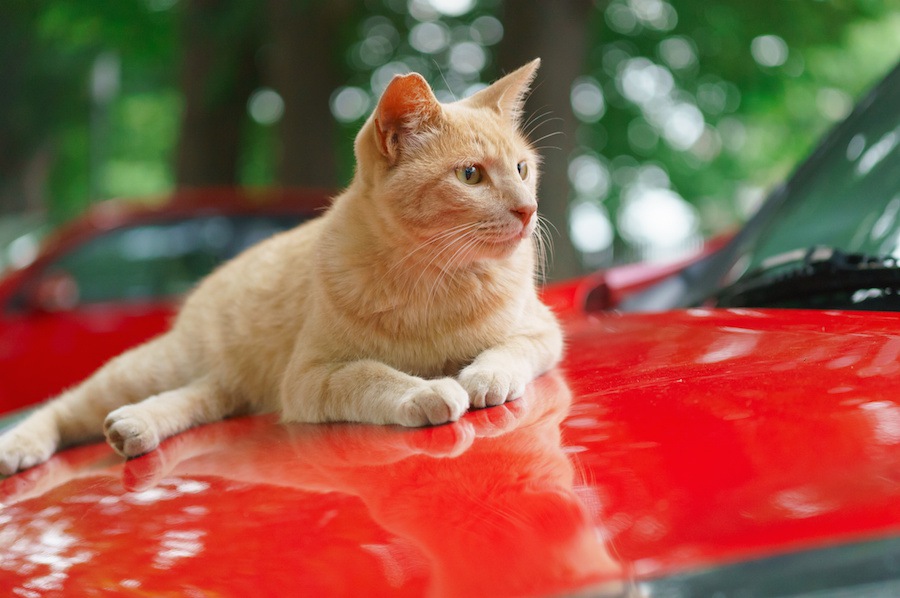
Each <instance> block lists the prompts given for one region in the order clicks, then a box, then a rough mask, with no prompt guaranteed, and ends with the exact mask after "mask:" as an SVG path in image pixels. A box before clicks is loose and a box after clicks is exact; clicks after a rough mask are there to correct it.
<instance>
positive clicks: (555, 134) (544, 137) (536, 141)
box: [531, 131, 565, 144]
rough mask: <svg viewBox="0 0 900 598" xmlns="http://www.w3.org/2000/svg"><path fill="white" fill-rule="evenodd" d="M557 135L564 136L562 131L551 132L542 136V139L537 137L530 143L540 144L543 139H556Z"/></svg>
mask: <svg viewBox="0 0 900 598" xmlns="http://www.w3.org/2000/svg"><path fill="white" fill-rule="evenodd" d="M557 135H565V133H563V132H562V131H552V132H550V133H547V134H546V135H544V136H542V137H538V138H537V139H535V140H534V141H532V142H531V143H532V144H538V143H540V142H541V141H543V140H544V139H549V138H551V137H556V136H557Z"/></svg>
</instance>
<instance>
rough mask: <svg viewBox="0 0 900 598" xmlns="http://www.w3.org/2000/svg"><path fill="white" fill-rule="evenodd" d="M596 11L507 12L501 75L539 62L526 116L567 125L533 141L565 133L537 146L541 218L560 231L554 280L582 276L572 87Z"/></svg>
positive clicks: (561, 2)
mask: <svg viewBox="0 0 900 598" xmlns="http://www.w3.org/2000/svg"><path fill="white" fill-rule="evenodd" d="M592 7H593V4H592V2H591V0H554V2H547V1H546V0H507V1H506V2H505V4H504V7H503V9H504V10H503V12H504V18H503V24H504V29H505V33H504V36H503V42H502V43H501V45H500V51H499V57H498V58H499V62H500V67H501V69H502V70H503V71H504V72H509V71H512V70H514V69H515V68H518V67H519V66H521V65H523V64H525V63H526V62H527V61H529V60H531V59H533V58H536V57H539V58H540V59H541V68H540V70H539V71H538V75H537V80H536V81H535V85H534V88H533V91H532V93H531V96H530V97H529V98H528V102H527V104H526V114H536V115H538V114H541V113H544V112H546V111H548V110H549V111H551V114H550V116H552V117H557V118H561V119H562V120H553V121H549V122H548V124H545V125H543V126H542V127H539V128H538V129H537V130H536V131H535V132H534V133H533V134H532V136H531V137H532V139H533V140H538V139H540V138H541V137H544V136H545V135H548V134H550V133H553V132H557V131H558V132H559V133H561V134H555V135H552V136H550V137H546V138H545V139H543V140H541V141H538V142H537V143H536V145H537V146H538V147H540V148H543V149H542V151H541V155H542V156H543V158H544V165H543V168H542V175H541V188H540V191H539V197H540V212H541V214H543V216H544V217H545V218H546V219H547V220H549V221H550V222H551V223H552V224H553V226H554V227H555V228H556V230H551V232H552V235H553V263H552V264H548V278H550V279H554V280H558V279H561V278H567V277H571V276H576V275H578V274H580V273H581V272H582V271H583V268H582V266H581V258H580V256H579V254H578V252H577V251H576V250H575V248H574V246H573V245H572V242H571V240H570V239H569V177H568V166H569V156H570V155H571V153H572V151H573V150H574V149H575V135H576V131H577V128H578V121H577V120H576V118H575V115H574V114H573V113H572V104H571V101H570V99H569V94H570V91H571V89H572V82H573V81H574V80H575V79H576V78H577V77H578V76H580V75H582V74H583V70H582V69H583V66H584V64H585V60H586V57H587V50H588V48H587V35H588V32H587V23H588V19H589V15H590V12H591V10H592ZM551 228H552V227H551ZM548 259H549V256H548Z"/></svg>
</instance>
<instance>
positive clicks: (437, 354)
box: [0, 59, 563, 474]
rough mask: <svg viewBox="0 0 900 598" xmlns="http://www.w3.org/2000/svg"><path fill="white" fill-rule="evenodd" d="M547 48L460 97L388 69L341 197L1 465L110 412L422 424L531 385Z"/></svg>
mask: <svg viewBox="0 0 900 598" xmlns="http://www.w3.org/2000/svg"><path fill="white" fill-rule="evenodd" d="M539 64H540V59H536V60H534V61H532V62H530V63H529V64H527V65H525V66H523V67H521V68H519V69H518V70H516V71H513V72H512V73H510V74H508V75H506V76H505V77H503V78H501V79H499V80H498V81H496V82H495V83H493V84H492V85H490V86H488V87H486V88H485V89H483V90H481V91H479V92H477V93H475V94H474V95H472V96H470V97H469V98H466V99H464V100H460V101H456V102H452V103H448V104H442V103H440V102H438V101H437V99H436V98H435V95H434V93H433V91H432V89H431V87H430V86H429V85H428V83H427V82H426V81H425V79H424V78H423V77H422V76H421V75H419V74H417V73H411V74H407V75H398V76H395V77H394V78H393V79H392V80H391V82H390V83H389V85H388V86H387V88H386V89H385V91H384V92H383V94H382V96H381V98H380V100H379V102H378V104H377V106H376V107H375V109H374V111H373V112H372V114H371V115H370V117H369V118H368V119H367V120H366V122H365V124H364V125H363V127H362V128H361V129H360V131H359V133H358V135H357V137H356V140H355V144H354V152H355V156H356V171H355V173H354V176H353V179H352V181H351V183H350V185H349V187H347V189H346V190H345V191H343V192H342V193H341V194H339V195H338V196H337V197H336V198H335V199H334V201H333V202H332V204H331V206H330V207H329V208H328V210H326V212H325V213H324V214H323V215H322V216H320V217H319V218H316V219H313V220H311V221H308V222H306V223H304V224H302V225H300V226H298V227H297V228H295V229H292V230H289V231H287V232H284V233H281V234H278V235H276V236H274V237H272V238H270V239H268V240H266V241H263V242H261V243H260V244H258V245H256V246H254V247H252V248H250V249H248V250H247V251H245V252H244V253H242V254H241V255H239V256H237V257H236V258H234V259H233V260H231V261H230V262H227V263H226V264H224V265H223V266H221V267H219V268H218V269H216V270H214V271H213V272H212V273H211V274H210V275H209V276H207V277H206V278H205V279H204V280H203V281H201V282H200V283H199V284H198V286H197V288H196V289H195V290H194V291H193V292H192V293H190V294H189V295H188V297H187V299H186V300H185V302H184V305H183V306H182V308H181V310H180V311H179V314H178V316H177V318H176V319H175V322H174V324H173V326H172V328H171V329H170V330H169V331H168V332H166V333H164V334H162V335H161V336H159V337H156V338H155V339H152V340H150V341H148V342H147V343H145V344H143V345H141V346H139V347H137V348H135V349H132V350H130V351H127V352H125V353H123V354H122V355H120V356H118V357H116V358H114V359H112V360H110V361H109V362H108V363H107V364H106V365H104V366H103V367H102V368H100V369H99V370H98V371H97V372H96V373H95V374H94V375H93V376H91V377H89V378H88V379H87V380H86V381H84V382H83V383H82V384H81V385H79V386H76V387H74V388H73V389H71V390H68V391H66V392H64V393H63V394H61V395H60V396H59V397H57V398H55V399H54V400H52V401H50V402H48V403H47V404H45V405H44V406H42V407H41V408H39V409H38V410H36V411H34V412H33V413H32V414H30V415H29V416H28V417H27V418H26V419H24V420H23V421H22V422H21V423H19V424H18V425H17V426H16V427H14V428H13V429H12V430H10V431H9V432H7V433H5V434H4V435H3V436H0V472H2V473H4V474H11V473H14V472H16V471H18V470H22V469H26V468H29V467H31V466H34V465H36V464H38V463H41V462H43V461H45V460H47V459H48V458H50V456H51V455H52V454H53V453H54V452H55V451H56V450H57V449H58V448H60V447H62V446H66V445H70V444H75V443H79V442H84V441H87V440H90V439H93V438H97V437H100V431H101V430H102V431H103V432H104V433H105V435H106V438H107V440H108V442H109V443H110V444H111V445H112V447H113V448H114V449H115V450H116V451H117V452H118V453H119V454H121V455H122V456H125V457H134V456H138V455H141V454H144V453H147V452H149V451H152V450H153V449H155V448H156V447H157V446H158V445H159V443H160V441H161V440H162V439H165V438H167V437H169V436H172V435H174V434H177V433H179V432H182V431H184V430H186V429H187V428H190V427H192V426H196V425H200V424H204V423H208V422H213V421H217V420H220V419H223V418H225V417H227V416H230V415H236V414H239V413H263V412H278V413H280V414H281V419H282V420H283V421H288V422H310V423H319V422H336V421H353V422H363V423H372V424H399V425H401V426H410V427H415V426H426V425H438V424H443V423H447V422H452V421H456V420H458V419H459V418H460V417H461V416H462V414H463V413H465V412H466V411H467V410H468V409H469V408H470V407H472V408H483V407H487V406H491V405H499V404H502V403H504V402H506V401H510V400H513V399H516V398H518V397H520V396H521V395H522V394H523V392H524V390H525V386H526V385H527V384H528V383H529V382H530V381H531V380H533V379H534V378H535V377H537V376H538V375H540V374H541V373H543V372H546V371H548V370H550V369H551V368H553V367H554V366H555V364H556V363H557V362H558V361H559V359H560V357H561V354H562V351H563V339H562V333H561V330H560V326H559V324H558V322H557V320H556V318H555V316H554V314H553V313H552V312H551V311H550V309H549V308H548V307H547V306H546V305H544V304H543V303H541V301H540V299H539V297H538V294H537V289H536V282H535V268H536V256H535V253H536V252H535V242H534V239H533V237H534V236H535V229H536V224H537V222H536V221H537V214H536V210H537V198H536V190H537V183H538V168H539V156H538V155H537V153H536V151H535V150H534V149H533V148H532V146H531V145H530V144H529V142H528V140H527V139H526V137H525V135H524V133H523V132H522V115H523V104H524V101H525V96H526V94H527V92H528V89H529V87H530V84H531V81H532V80H533V78H534V75H535V73H536V71H537V68H538V66H539Z"/></svg>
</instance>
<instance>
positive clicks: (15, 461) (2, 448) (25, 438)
mask: <svg viewBox="0 0 900 598" xmlns="http://www.w3.org/2000/svg"><path fill="white" fill-rule="evenodd" d="M55 450H56V441H55V440H53V439H52V438H49V437H47V436H45V435H43V434H40V433H38V432H36V431H34V430H26V429H21V428H13V429H12V430H10V431H9V432H7V433H5V434H3V435H2V436H0V474H3V475H12V474H14V473H16V472H17V471H22V470H23V469H28V468H29V467H34V466H35V465H37V464H38V463H43V462H44V461H46V460H47V459H49V458H50V457H51V455H53V452H54V451H55Z"/></svg>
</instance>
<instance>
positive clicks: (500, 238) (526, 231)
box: [480, 226, 532, 249]
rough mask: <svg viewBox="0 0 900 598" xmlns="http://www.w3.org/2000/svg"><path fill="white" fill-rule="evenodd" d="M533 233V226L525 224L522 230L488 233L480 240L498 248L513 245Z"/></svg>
mask: <svg viewBox="0 0 900 598" xmlns="http://www.w3.org/2000/svg"><path fill="white" fill-rule="evenodd" d="M531 233H532V230H531V228H530V227H527V226H524V227H522V229H521V230H518V231H514V232H512V233H497V234H493V235H486V236H484V237H482V238H481V239H480V241H481V242H482V243H483V244H484V245H486V246H488V247H494V248H498V249H500V248H506V247H513V246H515V245H518V244H519V243H521V242H522V241H524V240H525V239H527V238H528V237H530V236H531Z"/></svg>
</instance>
